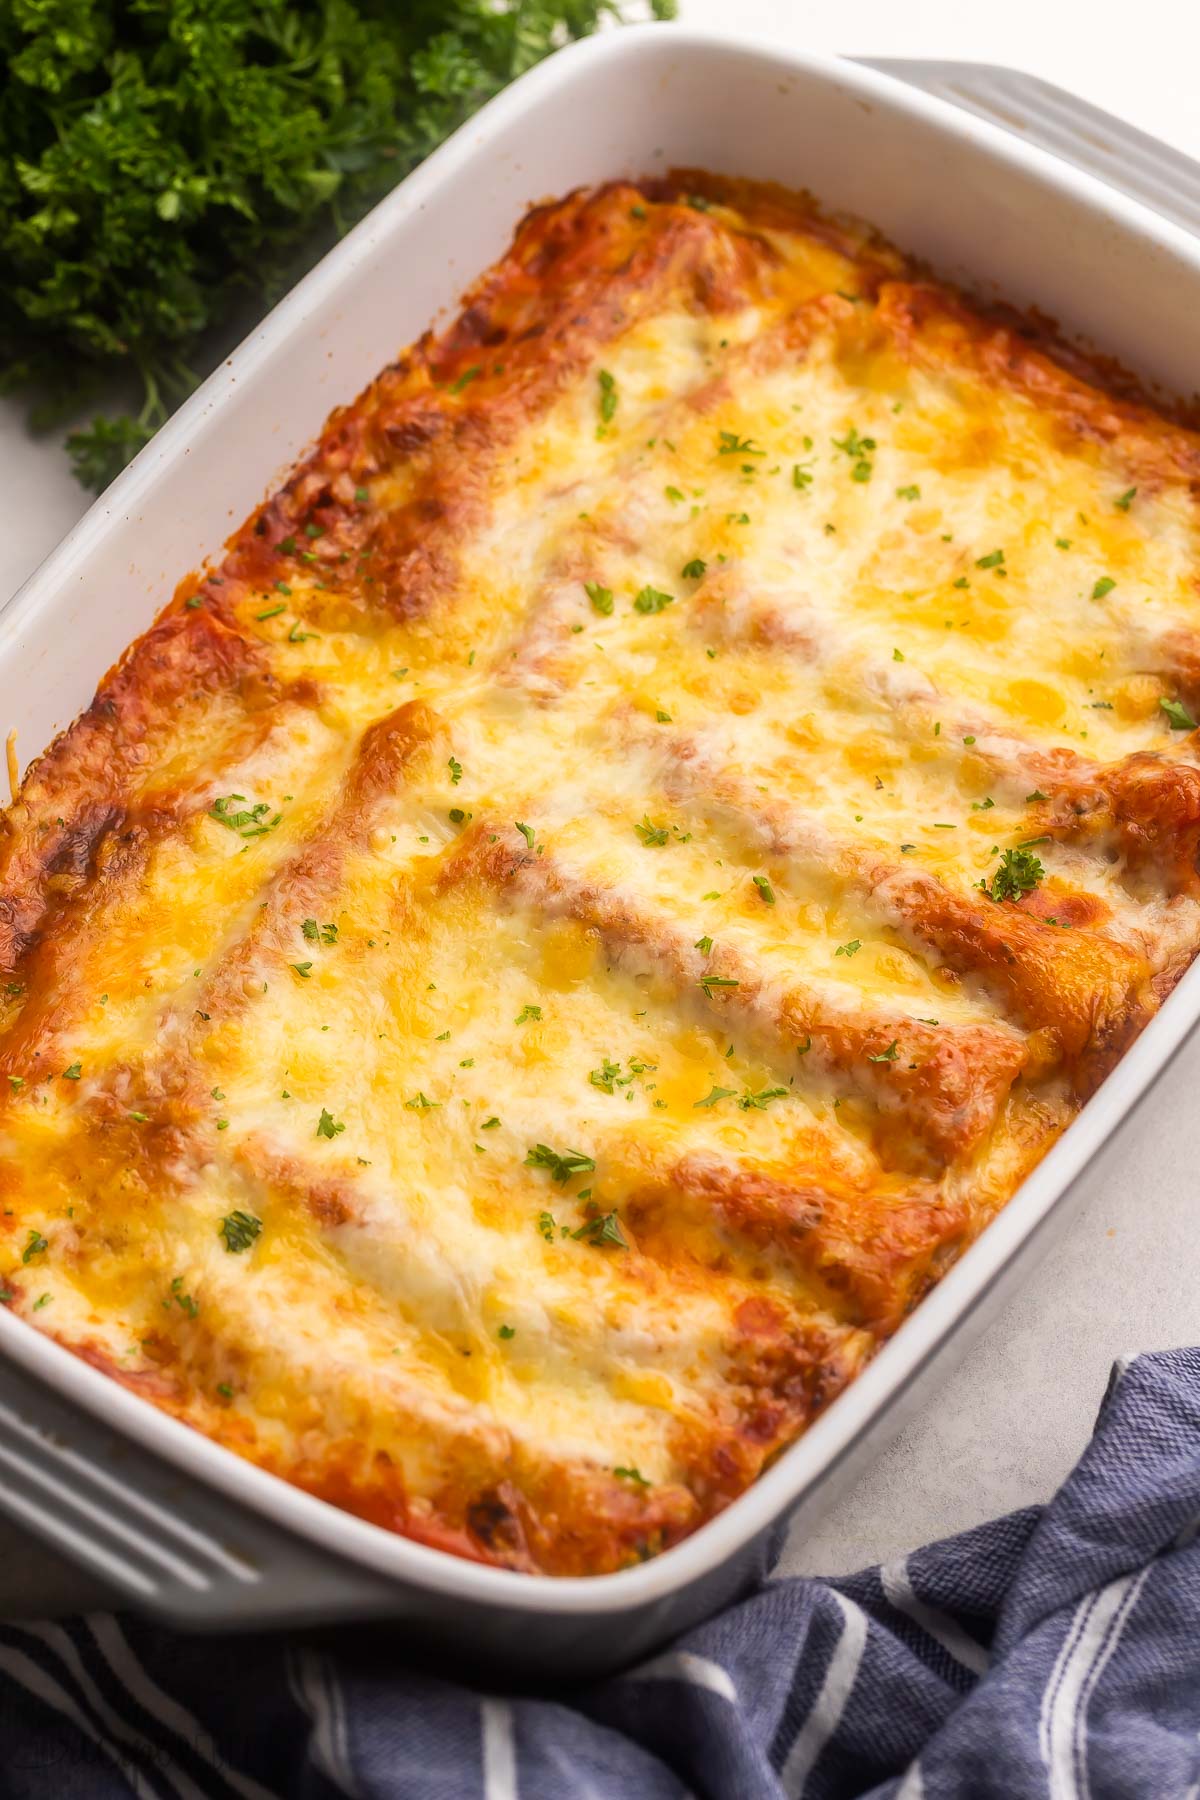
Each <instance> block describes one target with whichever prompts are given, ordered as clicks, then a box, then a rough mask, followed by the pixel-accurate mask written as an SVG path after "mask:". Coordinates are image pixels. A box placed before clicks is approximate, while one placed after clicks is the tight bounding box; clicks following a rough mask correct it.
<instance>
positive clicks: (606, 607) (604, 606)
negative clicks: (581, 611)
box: [583, 581, 613, 619]
mask: <svg viewBox="0 0 1200 1800" xmlns="http://www.w3.org/2000/svg"><path fill="white" fill-rule="evenodd" d="M583 591H584V593H585V594H586V595H587V597H588V599H589V600H590V601H591V603H592V606H593V607H594V608H595V610H596V611H597V612H598V613H603V615H604V617H605V618H606V619H607V618H608V616H609V614H610V613H611V612H612V609H613V591H612V589H611V588H606V587H601V586H600V583H599V582H598V581H585V582H584V584H583Z"/></svg>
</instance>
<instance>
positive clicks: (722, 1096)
mask: <svg viewBox="0 0 1200 1800" xmlns="http://www.w3.org/2000/svg"><path fill="white" fill-rule="evenodd" d="M736 1092H737V1089H736V1088H723V1087H712V1088H710V1090H709V1092H708V1093H707V1094H705V1096H704V1098H703V1100H693V1102H692V1109H693V1111H695V1110H696V1109H698V1108H699V1107H701V1106H715V1105H716V1104H717V1101H718V1100H732V1098H733V1096H734V1094H735V1093H736Z"/></svg>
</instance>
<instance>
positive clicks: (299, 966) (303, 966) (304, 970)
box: [291, 962, 312, 981]
mask: <svg viewBox="0 0 1200 1800" xmlns="http://www.w3.org/2000/svg"><path fill="white" fill-rule="evenodd" d="M291 966H292V968H293V969H295V971H296V973H297V975H299V977H300V979H301V981H307V980H308V978H309V976H310V975H311V974H312V964H311V963H310V962H302V963H293V964H292V965H291Z"/></svg>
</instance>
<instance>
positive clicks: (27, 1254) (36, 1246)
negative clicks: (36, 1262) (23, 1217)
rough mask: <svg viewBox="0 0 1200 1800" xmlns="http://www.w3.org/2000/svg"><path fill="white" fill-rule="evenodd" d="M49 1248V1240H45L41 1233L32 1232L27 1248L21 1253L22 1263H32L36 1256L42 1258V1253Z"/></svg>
mask: <svg viewBox="0 0 1200 1800" xmlns="http://www.w3.org/2000/svg"><path fill="white" fill-rule="evenodd" d="M49 1248H50V1243H49V1239H47V1238H44V1237H43V1236H42V1234H41V1232H40V1231H31V1232H30V1233H29V1238H28V1241H27V1243H26V1245H25V1248H24V1250H22V1252H21V1261H22V1262H23V1263H28V1262H32V1261H33V1258H34V1257H35V1256H41V1254H42V1252H43V1251H45V1250H48V1249H49Z"/></svg>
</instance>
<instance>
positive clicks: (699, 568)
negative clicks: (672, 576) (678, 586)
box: [679, 556, 708, 581]
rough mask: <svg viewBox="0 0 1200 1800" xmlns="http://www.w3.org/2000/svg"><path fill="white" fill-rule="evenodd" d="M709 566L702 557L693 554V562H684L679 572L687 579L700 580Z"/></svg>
mask: <svg viewBox="0 0 1200 1800" xmlns="http://www.w3.org/2000/svg"><path fill="white" fill-rule="evenodd" d="M707 568H708V564H707V563H706V562H705V561H704V560H703V558H702V557H699V556H693V558H692V560H691V562H686V563H684V565H683V567H682V569H681V570H680V571H679V573H680V575H681V576H682V577H683V579H684V580H685V581H699V580H701V578H702V577H703V575H704V572H705V570H706V569H707Z"/></svg>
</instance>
